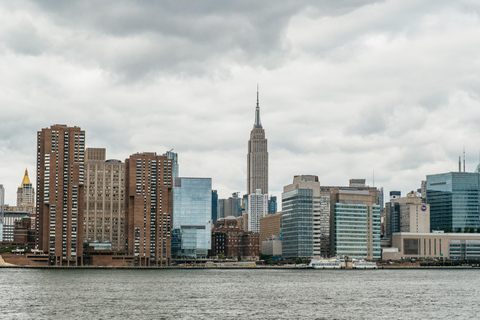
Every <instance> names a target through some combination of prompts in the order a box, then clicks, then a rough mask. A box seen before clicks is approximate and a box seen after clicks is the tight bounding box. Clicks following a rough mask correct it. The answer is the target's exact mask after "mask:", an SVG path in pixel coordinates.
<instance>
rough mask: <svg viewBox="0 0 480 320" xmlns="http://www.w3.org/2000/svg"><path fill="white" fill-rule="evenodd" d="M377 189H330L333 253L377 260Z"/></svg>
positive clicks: (378, 257) (378, 235)
mask: <svg viewBox="0 0 480 320" xmlns="http://www.w3.org/2000/svg"><path fill="white" fill-rule="evenodd" d="M376 195H377V190H376V188H368V187H359V189H358V190H355V189H353V188H349V189H346V188H345V189H342V188H335V189H332V199H331V204H332V209H333V210H332V211H333V219H332V221H331V225H332V228H331V232H332V236H333V239H332V240H333V241H332V249H334V252H333V253H334V254H338V255H345V256H349V257H356V258H369V259H380V258H381V249H380V206H379V205H378V204H376V203H377V199H376Z"/></svg>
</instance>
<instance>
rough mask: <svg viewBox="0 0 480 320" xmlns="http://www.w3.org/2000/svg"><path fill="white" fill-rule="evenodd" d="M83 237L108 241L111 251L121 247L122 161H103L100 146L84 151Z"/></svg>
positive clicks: (122, 214) (123, 213)
mask: <svg viewBox="0 0 480 320" xmlns="http://www.w3.org/2000/svg"><path fill="white" fill-rule="evenodd" d="M85 168H86V170H85V171H86V175H85V185H86V186H87V187H86V188H85V225H84V239H85V240H88V241H89V242H92V241H95V240H98V241H100V242H106V241H109V242H110V243H111V245H112V250H113V251H123V250H125V233H124V226H125V210H124V206H125V164H124V163H122V162H121V161H120V160H106V150H105V149H104V148H87V150H86V151H85Z"/></svg>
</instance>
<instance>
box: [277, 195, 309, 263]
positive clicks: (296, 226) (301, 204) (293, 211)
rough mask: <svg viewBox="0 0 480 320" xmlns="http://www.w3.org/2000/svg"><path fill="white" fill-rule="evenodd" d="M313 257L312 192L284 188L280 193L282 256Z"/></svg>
mask: <svg viewBox="0 0 480 320" xmlns="http://www.w3.org/2000/svg"><path fill="white" fill-rule="evenodd" d="M312 255H313V190H312V189H303V188H302V189H300V188H298V189H292V190H288V189H286V187H284V192H283V193H282V256H283V257H284V258H311V257H312Z"/></svg>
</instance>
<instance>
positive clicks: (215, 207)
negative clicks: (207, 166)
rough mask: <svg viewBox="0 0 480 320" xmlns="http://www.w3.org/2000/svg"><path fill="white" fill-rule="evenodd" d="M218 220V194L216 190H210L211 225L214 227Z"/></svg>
mask: <svg viewBox="0 0 480 320" xmlns="http://www.w3.org/2000/svg"><path fill="white" fill-rule="evenodd" d="M217 219H218V193H217V190H212V223H213V225H215V223H217Z"/></svg>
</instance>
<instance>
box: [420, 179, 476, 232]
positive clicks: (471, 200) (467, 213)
mask: <svg viewBox="0 0 480 320" xmlns="http://www.w3.org/2000/svg"><path fill="white" fill-rule="evenodd" d="M426 184H427V186H426V189H427V192H426V193H427V199H426V203H428V204H430V227H431V229H432V230H444V231H460V230H461V231H465V228H468V229H471V228H475V229H477V228H478V227H480V217H479V201H480V186H479V173H478V172H449V173H441V174H434V175H428V176H427V183H426ZM468 229H467V230H468Z"/></svg>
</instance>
